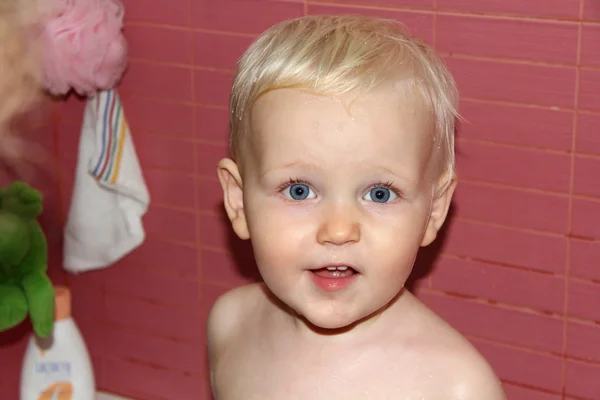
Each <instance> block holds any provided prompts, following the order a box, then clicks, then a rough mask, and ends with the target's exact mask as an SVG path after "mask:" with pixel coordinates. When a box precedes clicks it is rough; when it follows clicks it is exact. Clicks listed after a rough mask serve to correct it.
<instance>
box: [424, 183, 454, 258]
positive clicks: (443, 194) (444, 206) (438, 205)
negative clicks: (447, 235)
mask: <svg viewBox="0 0 600 400" xmlns="http://www.w3.org/2000/svg"><path fill="white" fill-rule="evenodd" d="M456 183H457V182H456V176H455V175H453V176H452V178H451V179H450V183H448V175H446V174H444V176H442V179H440V180H439V181H438V183H437V185H436V188H435V192H434V196H435V197H434V199H433V203H432V205H431V214H430V216H429V221H428V222H427V226H426V227H425V234H424V235H423V240H422V241H421V246H423V247H425V246H429V245H430V244H431V243H432V242H433V241H434V240H435V238H436V237H437V234H438V232H439V230H440V229H441V228H442V226H443V225H444V221H446V217H447V216H448V210H449V209H450V203H451V202H452V196H453V195H454V190H455V189H456Z"/></svg>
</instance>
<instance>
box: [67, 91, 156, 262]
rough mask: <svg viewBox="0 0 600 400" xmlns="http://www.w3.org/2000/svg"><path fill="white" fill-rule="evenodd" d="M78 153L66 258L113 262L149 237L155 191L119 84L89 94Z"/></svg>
mask: <svg viewBox="0 0 600 400" xmlns="http://www.w3.org/2000/svg"><path fill="white" fill-rule="evenodd" d="M78 157H79V160H78V162H77V170H76V172H75V185H74V188H73V197H72V200H71V208H70V210H69V216H68V220H67V225H66V228H65V239H64V262H63V264H64V268H65V269H66V270H67V271H70V272H74V273H77V272H85V271H89V270H94V269H100V268H105V267H108V266H110V265H112V264H114V263H115V262H116V261H118V260H119V259H121V258H122V257H124V256H125V255H126V254H128V253H129V252H131V251H132V250H134V249H135V248H136V247H138V246H139V245H140V244H141V243H142V242H143V241H144V238H145V232H144V227H143V225H142V216H143V215H144V214H145V213H146V211H147V209H148V204H149V203H150V195H149V193H148V189H147V187H146V184H145V182H144V177H143V175H142V171H141V168H140V165H139V162H138V159H137V155H136V152H135V149H134V147H133V141H132V138H131V132H130V131H129V126H128V124H127V120H126V119H125V114H124V112H123V106H122V104H121V100H120V98H119V94H118V93H117V91H116V90H115V89H111V90H107V91H101V92H99V93H98V94H97V95H96V96H94V97H93V98H90V99H88V101H87V104H86V107H85V113H84V118H83V126H82V128H81V137H80V141H79V156H78Z"/></svg>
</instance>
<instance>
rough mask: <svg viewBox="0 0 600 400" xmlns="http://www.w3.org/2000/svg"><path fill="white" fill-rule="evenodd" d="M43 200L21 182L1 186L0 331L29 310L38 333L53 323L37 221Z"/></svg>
mask: <svg viewBox="0 0 600 400" xmlns="http://www.w3.org/2000/svg"><path fill="white" fill-rule="evenodd" d="M42 203H43V198H42V194H41V193H40V192H39V191H38V190H35V189H33V188H31V187H30V186H29V185H27V184H26V183H24V182H20V181H17V182H13V183H11V184H10V185H8V186H6V187H4V188H2V189H0V332H2V331H5V330H8V329H10V328H12V327H14V326H16V325H18V324H20V323H21V322H22V321H23V320H24V319H25V318H26V317H27V314H28V313H29V316H30V318H31V323H32V325H33V330H34V332H35V334H36V335H37V336H39V337H41V338H44V337H47V336H49V335H50V333H51V332H52V328H53V326H54V287H53V285H52V282H51V281H50V278H48V275H47V274H46V270H47V268H48V262H47V260H48V254H47V245H46V237H45V235H44V231H43V230H42V228H41V226H40V224H39V222H38V221H37V217H38V216H39V215H40V214H41V213H42Z"/></svg>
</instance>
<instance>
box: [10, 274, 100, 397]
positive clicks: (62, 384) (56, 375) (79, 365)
mask: <svg viewBox="0 0 600 400" xmlns="http://www.w3.org/2000/svg"><path fill="white" fill-rule="evenodd" d="M55 291H56V311H55V323H54V330H53V332H52V334H51V335H50V336H49V337H48V338H45V339H40V338H39V337H37V336H35V334H34V335H32V337H31V338H30V339H29V343H28V344H27V350H26V351H25V358H24V360H23V370H22V372H21V400H57V399H58V400H94V399H95V397H96V387H95V386H96V385H95V382H94V372H93V369H92V363H91V361H90V357H89V354H88V351H87V348H86V345H85V342H84V340H83V338H82V336H81V332H80V331H79V329H78V328H77V325H76V324H75V321H74V320H73V318H72V317H71V293H70V291H69V289H68V288H66V287H62V286H59V287H56V288H55Z"/></svg>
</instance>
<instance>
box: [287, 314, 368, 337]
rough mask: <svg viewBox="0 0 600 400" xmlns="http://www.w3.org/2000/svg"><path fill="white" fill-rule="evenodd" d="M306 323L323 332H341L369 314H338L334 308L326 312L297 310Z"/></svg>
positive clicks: (352, 326)
mask: <svg viewBox="0 0 600 400" xmlns="http://www.w3.org/2000/svg"><path fill="white" fill-rule="evenodd" d="M298 314H299V315H300V316H301V317H302V319H303V320H304V321H305V322H306V324H307V325H308V326H309V327H310V328H311V329H312V330H314V331H318V332H320V333H324V334H335V333H343V332H346V331H349V330H351V329H352V328H354V327H355V326H356V325H357V324H359V323H360V322H362V321H364V320H365V319H367V318H368V317H369V315H368V314H367V315H364V316H363V315H355V314H353V313H348V314H345V315H344V314H340V313H336V312H335V311H334V310H330V311H329V312H326V313H311V312H306V313H302V312H298Z"/></svg>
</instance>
